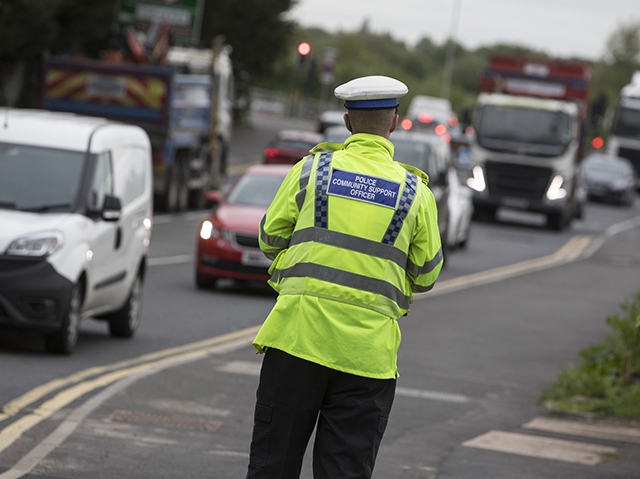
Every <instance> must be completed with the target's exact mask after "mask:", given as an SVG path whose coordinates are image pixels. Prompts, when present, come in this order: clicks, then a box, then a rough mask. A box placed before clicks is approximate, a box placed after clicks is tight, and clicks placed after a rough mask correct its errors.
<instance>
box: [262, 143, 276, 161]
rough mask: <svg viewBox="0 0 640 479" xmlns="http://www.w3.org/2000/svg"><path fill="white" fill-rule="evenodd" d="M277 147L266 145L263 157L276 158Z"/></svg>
mask: <svg viewBox="0 0 640 479" xmlns="http://www.w3.org/2000/svg"><path fill="white" fill-rule="evenodd" d="M278 153H279V152H278V149H277V148H273V147H271V146H270V147H268V148H266V149H265V150H264V157H265V158H270V159H273V158H277V157H278Z"/></svg>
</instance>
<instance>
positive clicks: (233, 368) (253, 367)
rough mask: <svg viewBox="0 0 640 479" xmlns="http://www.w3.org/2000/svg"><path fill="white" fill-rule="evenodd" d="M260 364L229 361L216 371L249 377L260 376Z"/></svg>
mask: <svg viewBox="0 0 640 479" xmlns="http://www.w3.org/2000/svg"><path fill="white" fill-rule="evenodd" d="M261 367H262V363H259V362H256V361H231V362H228V363H226V364H224V365H222V366H220V367H219V368H217V370H218V371H222V372H223V373H231V374H247V375H249V376H260V368H261Z"/></svg>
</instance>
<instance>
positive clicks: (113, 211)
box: [102, 194, 122, 221]
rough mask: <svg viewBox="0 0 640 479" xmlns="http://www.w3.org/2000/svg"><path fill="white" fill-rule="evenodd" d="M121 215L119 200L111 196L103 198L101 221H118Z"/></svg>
mask: <svg viewBox="0 0 640 479" xmlns="http://www.w3.org/2000/svg"><path fill="white" fill-rule="evenodd" d="M121 214H122V204H121V203H120V198H118V197H117V196H113V195H109V194H107V195H105V196H104V204H103V206H102V219H103V220H105V221H118V220H119V219H120V215H121Z"/></svg>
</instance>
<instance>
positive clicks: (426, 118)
mask: <svg viewBox="0 0 640 479" xmlns="http://www.w3.org/2000/svg"><path fill="white" fill-rule="evenodd" d="M418 121H419V122H420V123H431V122H433V115H430V114H429V113H420V114H419V115H418Z"/></svg>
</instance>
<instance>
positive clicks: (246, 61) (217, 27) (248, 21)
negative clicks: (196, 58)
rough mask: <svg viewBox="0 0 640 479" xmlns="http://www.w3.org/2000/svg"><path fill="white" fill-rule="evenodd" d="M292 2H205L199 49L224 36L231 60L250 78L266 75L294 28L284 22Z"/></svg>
mask: <svg viewBox="0 0 640 479" xmlns="http://www.w3.org/2000/svg"><path fill="white" fill-rule="evenodd" d="M295 3H296V0H244V1H242V2H239V1H237V0H216V1H212V0H208V1H206V2H205V6H204V15H203V21H202V33H201V35H200V37H201V39H202V46H205V47H209V46H211V42H212V40H213V38H214V37H215V36H217V35H224V37H225V40H226V42H227V43H228V44H229V45H231V46H232V47H233V54H232V57H233V59H234V62H236V63H238V64H239V65H240V66H241V68H242V69H243V70H246V71H247V72H249V74H250V75H252V76H254V77H255V76H261V75H269V74H270V73H272V72H273V66H274V64H275V62H276V60H278V59H279V58H281V57H282V56H283V55H284V54H285V53H286V52H287V48H288V47H290V45H291V39H292V38H293V33H294V27H295V24H294V23H293V22H292V21H289V20H284V19H283V18H282V17H283V14H284V13H286V12H287V11H289V10H290V9H291V8H292V7H293V6H294V5H295Z"/></svg>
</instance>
